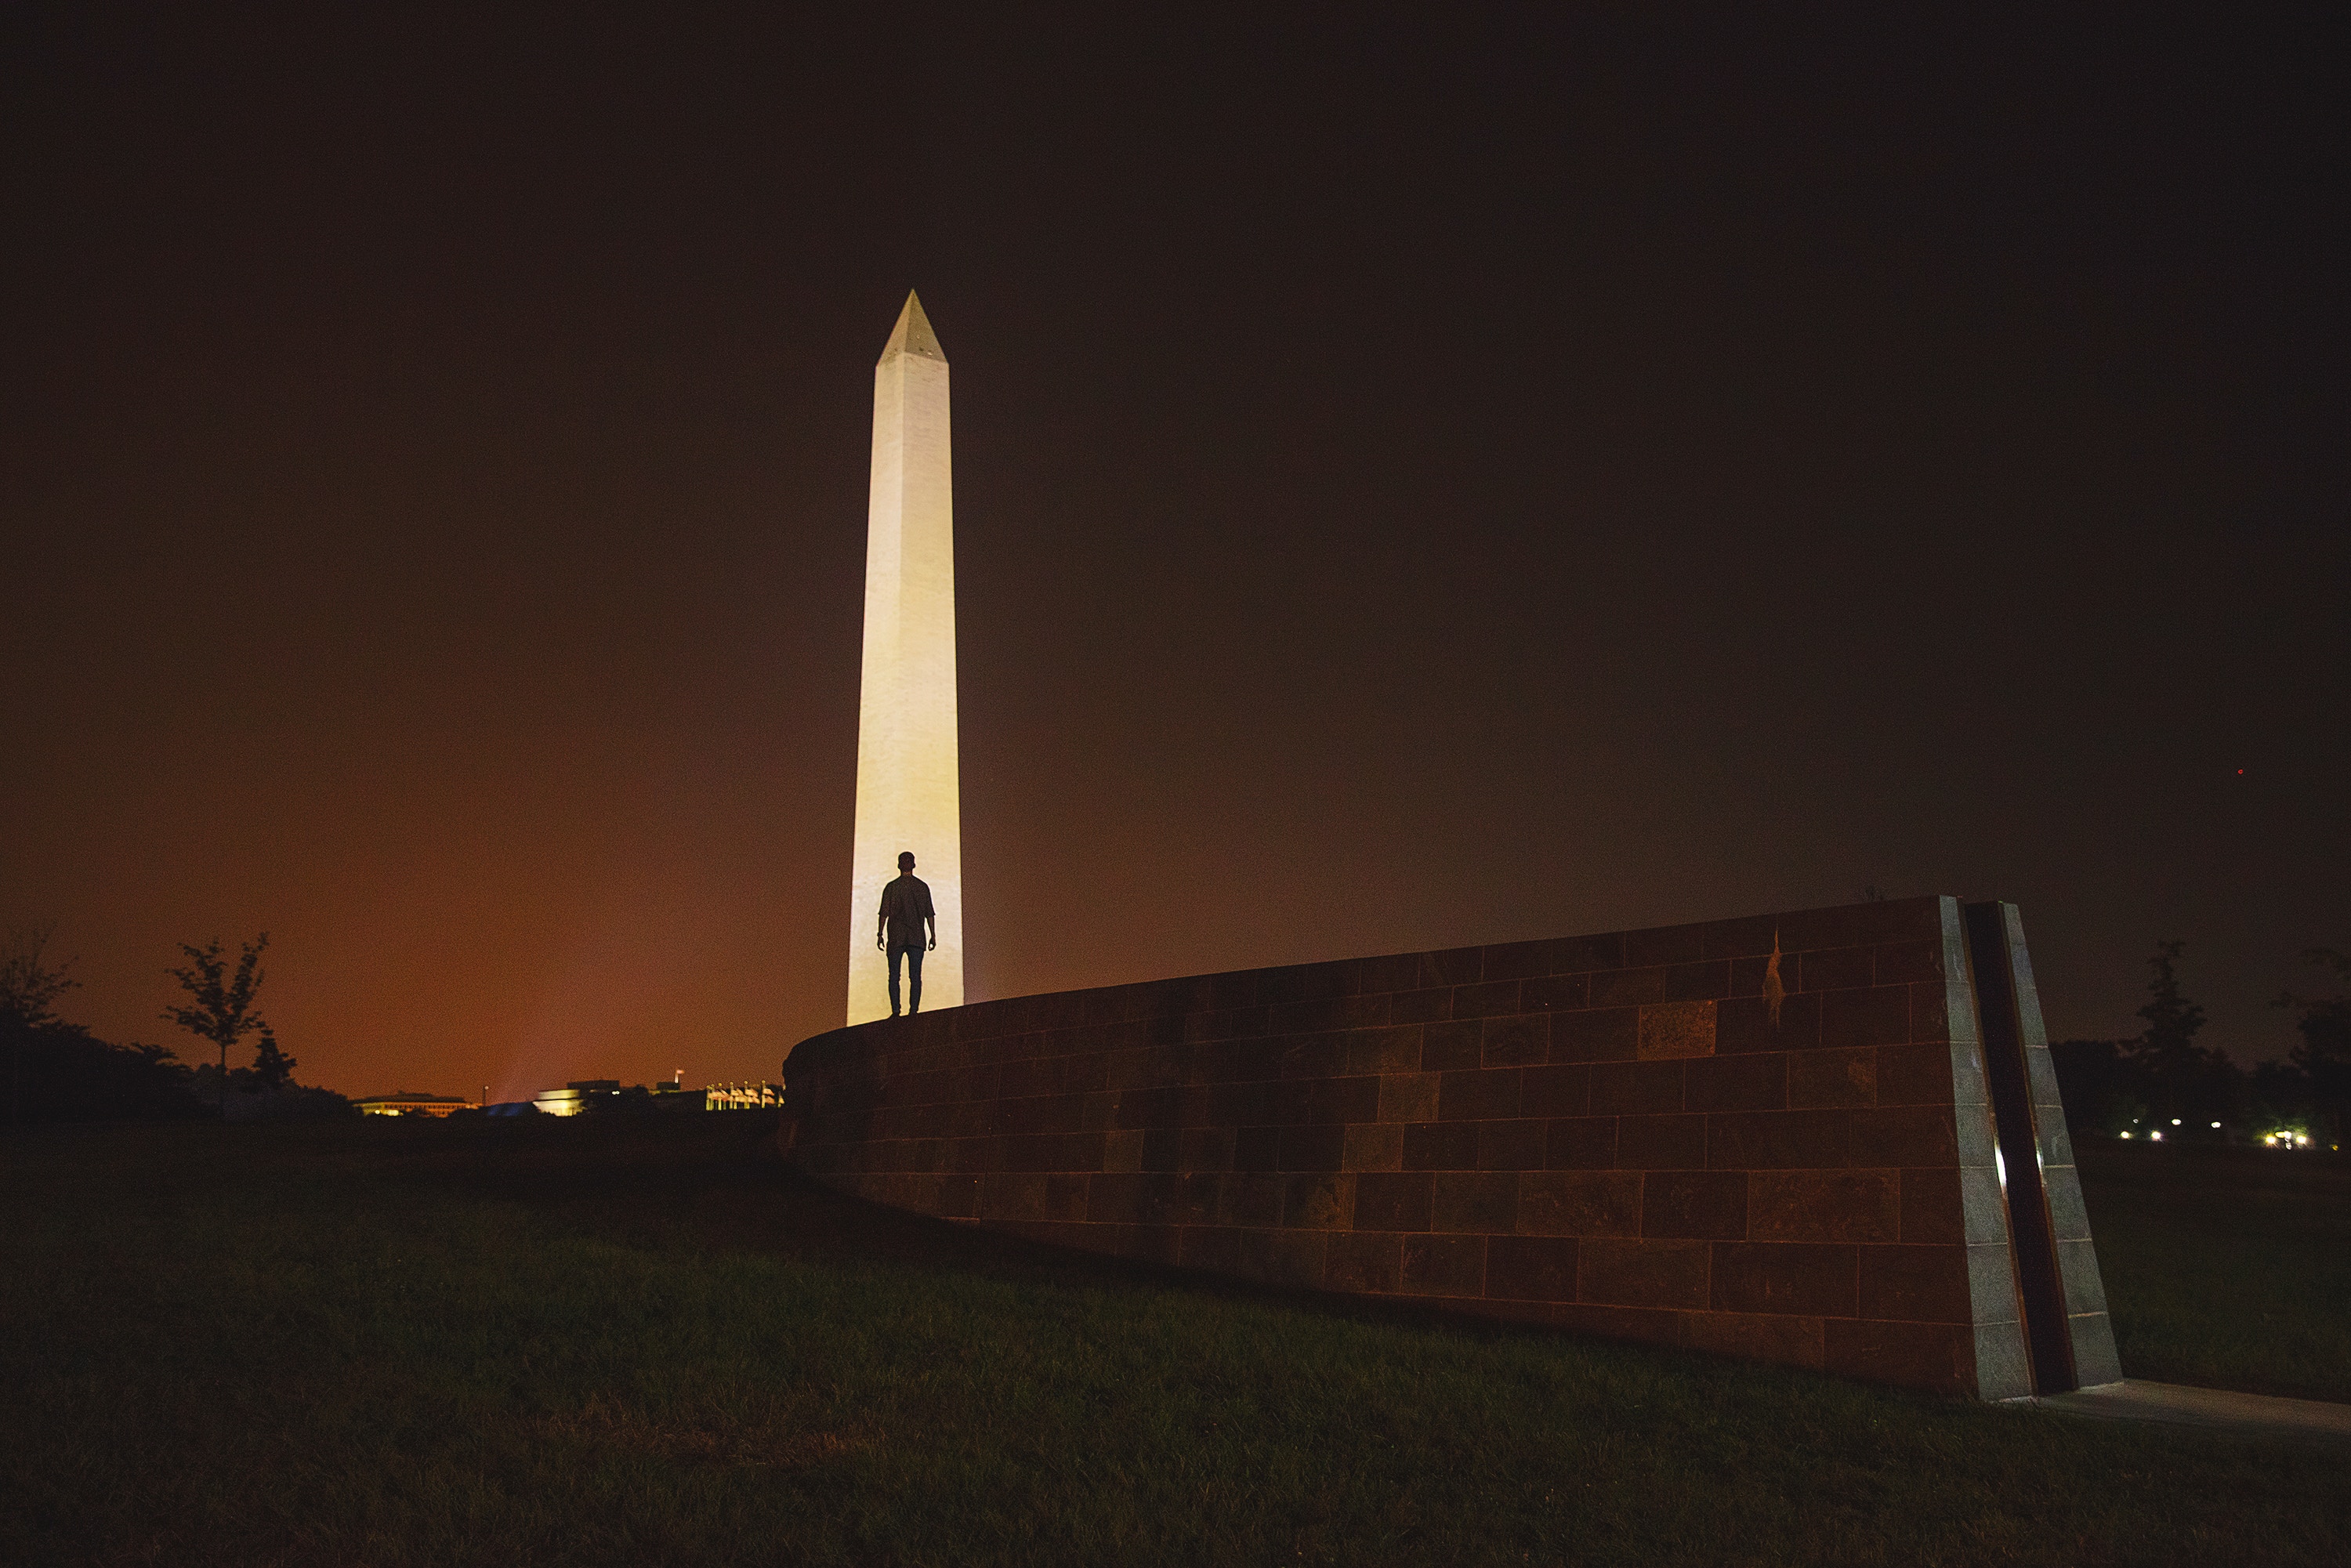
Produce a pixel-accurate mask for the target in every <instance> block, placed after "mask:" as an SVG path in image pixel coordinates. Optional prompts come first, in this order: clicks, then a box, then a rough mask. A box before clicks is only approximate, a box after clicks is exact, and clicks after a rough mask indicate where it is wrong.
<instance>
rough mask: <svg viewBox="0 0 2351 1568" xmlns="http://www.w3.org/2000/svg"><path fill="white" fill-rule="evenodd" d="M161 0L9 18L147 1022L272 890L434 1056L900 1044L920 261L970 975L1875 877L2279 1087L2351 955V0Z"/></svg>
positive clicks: (19, 215)
mask: <svg viewBox="0 0 2351 1568" xmlns="http://www.w3.org/2000/svg"><path fill="white" fill-rule="evenodd" d="M98 9H99V8H94V7H67V6H47V7H42V6H33V7H27V6H11V7H9V8H8V9H7V11H6V13H5V16H6V20H5V24H0V26H5V55H6V57H5V64H4V65H0V81H5V89H0V90H5V123H0V135H5V147H6V148H7V150H8V151H7V153H6V156H5V159H0V222H5V262H0V267H5V276H0V285H5V305H0V332H5V339H0V356H5V357H0V365H5V373H0V399H4V400H5V402H0V517H5V547H6V556H5V559H6V561H7V563H8V570H7V578H6V585H7V591H6V595H5V617H0V663H4V664H5V689H6V698H5V735H0V923H5V924H8V925H25V924H27V923H31V922H37V921H55V922H57V951H58V952H60V953H63V954H68V955H70V954H79V955H80V956H81V964H80V967H78V969H77V971H76V973H78V975H79V976H80V977H82V978H83V980H84V981H85V983H86V988H85V989H84V990H82V991H80V992H78V993H75V994H74V995H73V996H72V997H71V998H69V1005H68V1009H67V1011H68V1016H70V1017H72V1018H75V1019H78V1020H79V1021H83V1022H86V1023H88V1024H89V1025H90V1026H91V1027H93V1028H95V1029H97V1030H99V1031H100V1032H101V1033H104V1034H107V1035H109V1036H110V1037H111V1038H118V1039H120V1038H141V1039H147V1040H162V1039H166V1038H168V1036H169V1032H170V1031H169V1030H168V1026H165V1025H163V1024H162V1023H160V1022H158V1021H156V1019H155V1014H156V1010H157V1009H159V1008H160V1007H161V1006H162V1005H163V1003H164V1002H165V1001H166V1000H167V999H168V998H167V992H168V990H169V988H170V987H169V982H168V981H167V980H165V979H164V978H163V977H162V969H163V967H165V965H166V964H168V963H170V962H172V961H174V959H175V953H174V944H175V943H177V942H179V941H181V940H183V939H197V940H201V939H203V938H204V937H207V936H213V935H215V934H217V935H220V936H225V937H227V938H230V939H231V940H232V941H233V940H234V939H235V937H236V936H240V935H249V934H251V933H252V932H255V931H257V930H260V929H263V928H266V929H268V930H269V931H270V932H271V933H272V935H273V938H274V942H273V946H272V948H271V964H270V971H271V977H270V980H269V982H268V987H267V989H266V993H265V996H266V1000H267V1001H268V1003H269V1004H270V1007H269V1009H268V1010H269V1011H270V1013H271V1015H272V1017H273V1019H275V1021H276V1022H277V1025H278V1030H279V1033H280V1035H281V1037H282V1038H283V1039H284V1040H285V1043H286V1045H287V1049H289V1050H290V1051H293V1052H294V1053H295V1054H296V1055H297V1056H298V1058H299V1059H300V1061H301V1062H302V1067H301V1070H300V1072H301V1076H302V1077H303V1078H304V1079H305V1080H306V1081H317V1082H325V1083H327V1084H329V1085H330V1086H332V1087H335V1088H339V1089H342V1090H345V1091H347V1092H354V1093H359V1092H381V1091H387V1090H391V1089H394V1088H406V1089H427V1090H434V1091H439V1092H474V1091H477V1090H478V1089H479V1088H480V1087H481V1086H482V1085H483V1084H484V1083H485V1082H487V1083H488V1084H489V1085H490V1086H491V1088H492V1092H494V1093H497V1094H501V1095H512V1094H526V1093H528V1092H532V1091H535V1090H537V1089H538V1088H540V1087H543V1086H545V1085H547V1084H549V1083H553V1082H559V1081H561V1080H563V1079H566V1078H576V1077H584V1076H589V1075H591V1074H594V1075H611V1076H618V1077H621V1078H623V1079H627V1080H636V1079H650V1078H653V1077H655V1076H661V1077H666V1076H667V1075H668V1074H669V1073H670V1072H671V1071H673V1070H678V1069H682V1070H683V1071H684V1074H685V1077H686V1081H687V1082H689V1083H693V1082H704V1081H706V1080H724V1079H731V1078H743V1077H756V1076H759V1075H762V1074H768V1075H771V1074H772V1073H773V1071H774V1070H775V1067H776V1063H777V1061H778V1059H779V1058H780V1057H781V1056H782V1054H783V1052H784V1051H785V1050H786V1049H787V1048H788V1047H789V1046H790V1045H791V1044H792V1043H793V1042H794V1041H795V1040H799V1038H801V1037H802V1036H804V1035H807V1034H810V1033H812V1032H814V1031H816V1030H820V1029H823V1028H827V1027H830V1026H831V1025H832V1024H834V1023H836V1022H837V1021H838V1020H839V1017H840V1009H841V998H842V991H843V973H844V968H845V964H846V954H845V950H844V943H845V941H846V939H847V916H848V911H847V909H846V907H845V905H846V899H847V887H848V883H849V851H850V835H851V825H852V823H851V818H852V807H853V791H854V771H855V748H856V735H855V730H856V715H857V690H856V681H857V668H858V638H859V624H860V619H859V618H860V614H861V606H862V557H863V549H864V520H865V481H866V462H867V439H868V420H869V418H870V414H871V406H872V404H871V398H872V363H873V361H874V359H875V357H876V356H877V355H878V354H879V352H880V350H881V348H882V344H883V340H884V338H885V337H886V335H887V333H888V331H889V329H890V326H891V323H892V321H893V319H894V317H895V315H896V313H897V310H898V308H899V305H900V303H901V301H902V300H903V299H904V295H905V292H906V290H907V289H908V288H909V287H914V288H918V289H919V290H920V291H921V293H922V297H923V299H924V302H925V306H926V308H928V310H929V313H930V316H931V319H932V320H933V322H934V323H935V326H936V328H937V329H938V332H939V336H940V338H941V340H942V341H943V342H944V344H945V345H946V352H947V355H948V357H949V359H950V361H952V363H953V365H954V372H955V398H956V409H955V417H956V430H955V438H956V454H955V456H956V531H957V549H958V563H957V570H958V573H959V576H960V582H959V586H958V612H959V616H960V657H961V662H962V694H961V697H962V722H963V762H964V803H963V806H964V824H965V826H964V832H965V854H966V866H967V883H966V886H967V893H966V911H967V916H968V919H969V925H970V932H969V964H970V974H971V980H972V987H973V992H974V994H975V996H979V997H987V996H1005V995H1017V994H1020V993H1023V992H1028V991H1034V990H1046V989H1055V988H1063V987H1070V986H1079V985H1088V984H1098V983H1108V982H1114V981H1123V980H1132V979H1142V978H1148V977H1156V976H1162V975H1175V974H1187V973H1194V972H1197V971H1202V970H1208V969H1217V968H1223V967H1242V966H1254V965H1261V964H1271V963H1279V962H1286V961H1290V960H1298V959H1311V958H1323V957H1336V956H1349V955H1354V954H1363V953H1373V952H1384V951H1394V950H1398V949H1407V948H1420V947H1429V946H1447V945H1453V944H1460V943H1469V942H1479V941H1492V940H1503V939H1510V938H1519V937H1528V936H1552V935H1565V934H1571V933H1579V932H1585V931H1593V930H1607V929H1614V928H1618V927H1625V926H1631V925H1652V924H1664V923H1668V922H1674V921H1680V920H1696V919H1711V918H1716V917H1720V916H1728V915H1743V914H1750V913H1755V912H1761V911H1764V910H1773V909H1784V908H1800V907H1806V906H1811V905H1815V904H1836V903H1849V902H1853V901H1855V900H1857V899H1859V898H1860V897H1861V896H1862V893H1863V889H1864V888H1865V886H1875V887H1876V888H1879V889H1882V890H1885V891H1886V892H1888V893H1892V894H1915V893H1936V892H1949V893H1958V894H1965V895H1969V896H1973V897H2001V898H2008V899H2013V900H2016V901H2018V902H2019V903H2021V904H2022V906H2023V910H2024V915H2025V920H2026V925H2027V929H2028V931H2029V932H2030V933H2031V935H2032V941H2033V948H2034V956H2035V959H2036V961H2037V963H2038V965H2039V967H2040V969H2041V973H2042V977H2043V999H2044V1003H2045V1005H2046V1007H2047V1009H2048V1011H2049V1013H2050V1016H2051V1023H2052V1027H2053V1030H2057V1031H2059V1032H2060V1033H2062V1034H2078V1033H2103V1034H2119V1033H2124V1032H2128V1031H2130V1030H2133V1029H2135V1028H2136V1027H2137V1026H2136V1020H2135V1019H2133V1018H2132V1010H2133V1009H2135V1008H2136V1007H2137V1004H2138V1001H2139V1000H2140V995H2141V990H2142V988H2143V985H2144V981H2145V974H2146V969H2145V960H2146V957H2147V954H2148V952H2149V951H2150V950H2151V948H2152V946H2153V945H2154V943H2155V942H2156V940H2157V939H2158V938H2160V937H2179V938H2184V939H2185V940H2186V941H2187V943H2188V945H2189V946H2188V956H2187V963H2186V967H2185V971H2184V977H2185V979H2186V981H2187V984H2188V986H2189V990H2190V992H2191V994H2193V995H2196V996H2198V997H2199V998H2203V999H2204V1000H2205V1001H2206V1002H2207V1004H2208V1005H2209V1006H2210V1009H2211V1012H2212V1015H2213V1025H2212V1028H2211V1030H2210V1032H2209V1033H2208V1036H2207V1039H2208V1040H2217V1041H2219V1042H2220V1043H2224V1044H2226V1045H2228V1046H2229V1047H2231V1049H2232V1050H2234V1051H2237V1052H2238V1053H2239V1054H2240V1055H2241V1056H2244V1057H2247V1058H2252V1057H2256V1056H2261V1055H2265V1054H2272V1053H2274V1052H2276V1051H2281V1050H2283V1047H2284V1046H2285V1045H2286V1044H2288V1043H2290V1042H2291V1040H2292V1035H2291V1030H2290V1027H2289V1024H2288V1021H2287V1019H2286V1018H2285V1017H2284V1015H2283V1014H2280V1013H2277V1012H2275V1011H2273V1010H2271V1009H2266V1008H2265V1007H2264V1006H2263V1005H2262V1004H2263V1003H2264V1002H2265V1001H2266V999H2267V998H2269V997H2271V996H2273V995H2274V994H2275V993H2276V992H2277V990H2279V989H2280V988H2282V987H2284V986H2286V985H2288V984H2293V983H2296V982H2301V981H2304V977H2305V973H2306V972H2305V971H2304V968H2303V967H2302V966H2301V965H2300V964H2299V963H2298V962H2297V960H2296V955H2297V953H2298V952H2299V951H2300V950H2301V949H2302V948H2304V947H2305V946H2311V945H2314V944H2325V945H2328V946H2351V910H2346V897H2345V888H2346V872H2351V827H2347V826H2346V811H2345V806H2344V802H2345V799H2346V789H2345V780H2346V763H2351V739H2347V738H2346V724H2345V719H2344V712H2345V708H2344V702H2345V692H2346V674H2351V658H2346V610H2345V605H2346V583H2351V559H2346V556H2351V544H2346V538H2351V536H2347V535H2346V527H2345V524H2346V477H2351V475H2346V468H2351V464H2346V440H2345V437H2346V428H2351V424H2346V397H2345V391H2346V387H2345V365H2346V347H2351V344H2346V309H2345V298H2346V294H2345V288H2344V279H2345V278H2346V277H2351V254H2346V252H2351V245H2346V212H2351V204H2346V194H2351V193H2347V192H2346V181H2345V178H2344V168H2343V163H2342V155H2341V152H2340V149H2341V148H2343V147H2344V146H2346V145H2351V127H2346V125H2345V123H2344V120H2345V119H2346V113H2345V104H2346V101H2351V94H2346V91H2345V90H2344V86H2343V82H2342V80H2341V78H2340V73H2339V71H2338V70H2337V69H2335V66H2336V63H2337V62H2338V61H2339V58H2340V57H2339V53H2338V52H2337V50H2336V49H2335V40H2334V38H2333V37H2331V35H2330V34H2329V33H2328V32H2327V31H2325V29H2324V27H2323V26H2322V23H2323V21H2324V17H2323V15H2322V12H2321V9H2320V8H2318V7H2312V8H2310V10H2309V12H2308V13H2307V14H2306V16H2302V17H2300V18H2297V17H2296V16H2293V15H2291V14H2287V13H2283V12H2274V11H2257V10H2256V9H2255V8H2251V7H2208V8H2205V9H2208V10H2215V11H2220V12H2225V13H2226V14H2225V15H2220V16H2204V17H2201V18H2199V19H2195V20H2193V21H2189V22H2182V21H2180V20H2179V19H2178V18H2172V17H2166V16H2159V15H2158V14H2157V11H2158V9H2160V8H2147V7H2134V8H2129V9H2127V10H2123V9H2117V10H2116V11H2114V12H2112V13H2109V14H2105V15H2099V16H2090V15H2086V14H2084V15H2075V14H2069V13H2065V12H2064V8H2058V10H2057V11H2055V12H2052V11H2049V10H2047V9H2046V8H2036V9H2034V10H2032V11H2031V12H2029V13H2026V14H2022V15H2020V16H2013V17H2004V16H2000V15H1998V14H1995V13H1991V12H1988V11H1985V10H1983V9H1982V8H1980V7H1970V8H1968V10H1967V11H1966V12H1965V13H1964V15H1960V16H1952V17H1951V18H1949V19H1948V20H1946V21H1939V22H1938V21H1934V20H1922V19H1921V18H1920V16H1918V15H1917V14H1916V13H1915V12H1914V11H1913V9H1912V8H1909V7H1873V8H1860V7H1855V8H1853V9H1851V10H1849V11H1845V12H1842V13H1837V14H1831V13H1829V12H1827V11H1823V10H1818V9H1814V10H1808V11H1806V12H1804V13H1802V14H1801V15H1794V16H1763V15H1760V14H1757V13H1756V12H1754V11H1753V10H1752V9H1750V8H1726V15H1717V16H1708V15H1700V14H1696V13H1688V12H1683V11H1678V10H1669V9H1666V8H1660V7H1650V6H1629V5H1628V6H1619V7H1607V8H1589V9H1575V8H1570V7H1564V6H1524V7H1505V8H1492V9H1480V8H1477V7H1472V6H1460V5H1457V6H1447V7H1418V8H1402V7H1399V8H1394V9H1395V12H1397V13H1402V12H1405V11H1407V10H1409V11H1411V12H1415V13H1416V14H1415V15H1409V16H1398V15H1389V16H1386V17H1385V19H1382V17H1381V16H1366V15H1365V14H1364V8H1360V7H1335V6H1334V7H1330V8H1324V9H1309V8H1295V9H1284V10H1280V11H1278V12H1273V13H1271V14H1269V15H1266V16H1258V17H1256V18H1254V19H1249V20H1244V21H1216V22H1204V21H1201V20H1198V19H1196V18H1193V19H1169V20H1166V21H1165V22H1164V23H1159V24H1154V23H1151V22H1147V21H1138V20H1136V19H1135V18H1134V16H1131V15H1129V14H1128V12H1127V8H1124V7H1097V8H1093V9H1092V11H1091V12H1084V13H1075V14H1073V15H1071V16H1063V17H1062V18H1061V19H1060V20H1059V21H1054V22H1050V23H1049V22H1047V21H1045V20H1043V19H1042V18H1032V19H1030V20H1027V21H1015V20H1011V19H1008V17H1006V16H1000V15H996V14H992V13H991V12H990V11H989V10H987V8H977V7H973V8H963V9H961V10H960V11H958V12H954V13H949V14H947V15H946V18H945V19H943V18H942V17H941V16H928V17H914V16H889V15H884V14H882V13H881V12H879V11H878V10H875V9H873V8H867V7H835V8H833V9H835V10H837V11H842V12H847V13H852V15H853V19H852V20H846V21H844V20H841V19H838V18H836V19H835V20H833V21H831V22H809V21H806V20H803V19H799V18H797V17H794V16H789V14H788V9H787V8H785V7H778V6H759V7H755V8H750V9H748V10H747V11H746V12H745V13H744V14H742V15H740V16H731V17H730V16H725V15H722V14H715V13H689V12H687V11H685V10H683V9H681V8H675V7H647V6H632V7H591V6H583V5H569V6H564V7H559V8H554V9H551V10H550V11H549V12H548V13H547V14H546V15H544V16H539V17H538V18H535V19H527V18H524V17H523V16H521V15H520V12H519V10H518V8H517V7H510V6H504V5H468V6H464V7H453V8H451V9H449V10H447V11H445V12H434V11H430V10H425V9H421V8H416V7H406V6H385V7H344V6H315V5H313V6H292V5H289V6H287V7H285V8H283V9H280V10H277V11H268V12H264V11H252V10H238V9H235V8H231V7H213V6H205V7H172V8H168V9H165V10H161V11H159V12H158V13H157V14H155V15H151V16H141V15H140V14H138V13H136V12H129V11H111V10H110V11H109V12H108V13H107V15H105V16H95V15H92V14H91V13H93V12H95V11H96V10H98ZM1201 9H1204V10H1207V11H1210V12H1214V11H1217V10H1219V9H1222V10H1226V11H1233V10H1238V9H1240V8H1237V7H1228V8H1214V7H1210V8H1201ZM1896 12H1898V13H1901V16H1899V17H1896V16H1892V15H1890V13H1896ZM2309 977H2310V978H2313V979H2315V978H2317V976H2316V975H2315V973H2314V972H2309Z"/></svg>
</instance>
